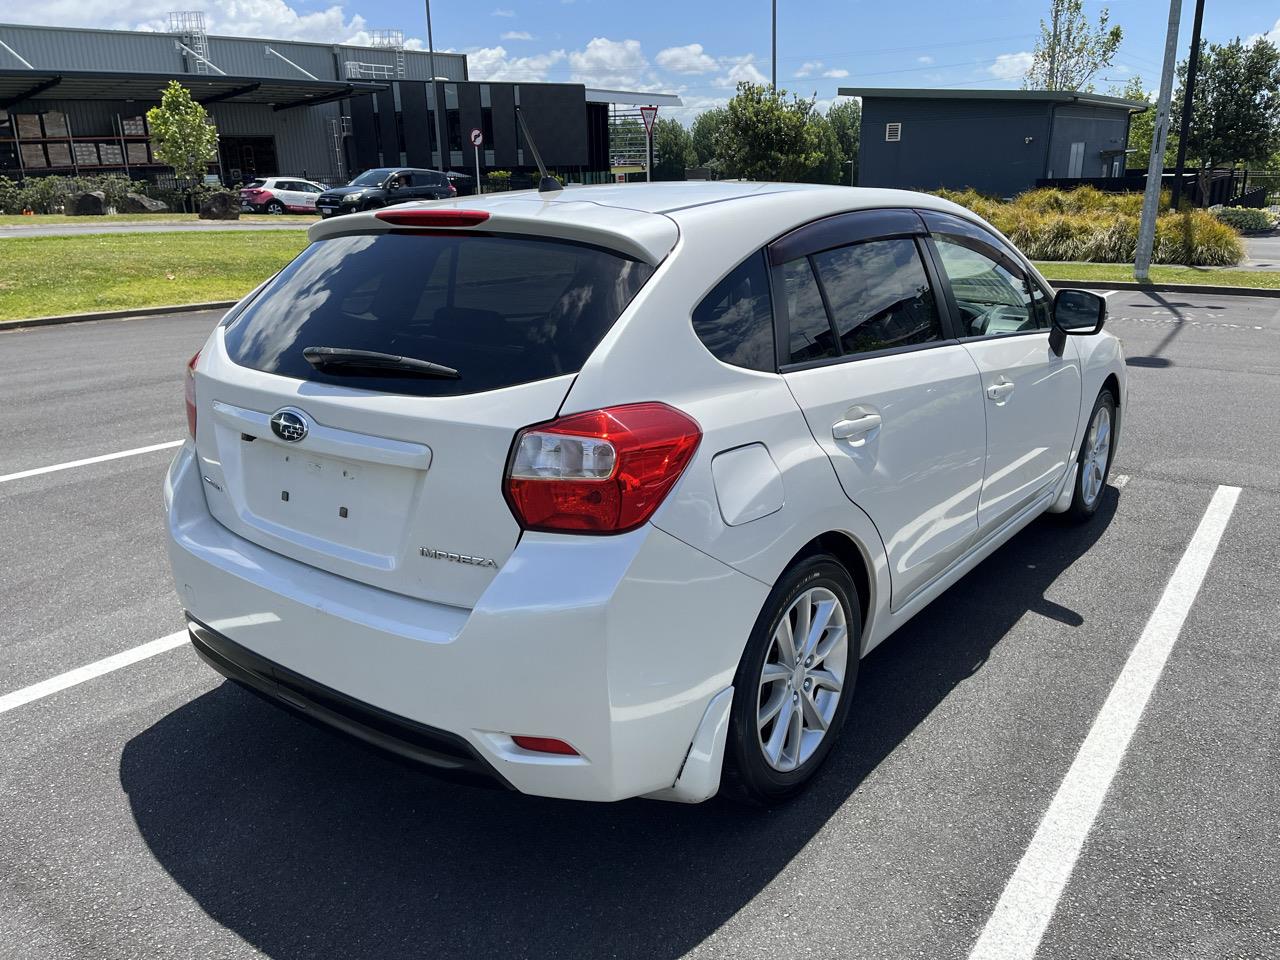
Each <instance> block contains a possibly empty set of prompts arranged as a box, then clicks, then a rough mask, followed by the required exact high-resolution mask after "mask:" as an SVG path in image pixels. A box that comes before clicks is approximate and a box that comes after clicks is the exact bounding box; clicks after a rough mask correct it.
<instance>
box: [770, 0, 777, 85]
mask: <svg viewBox="0 0 1280 960" xmlns="http://www.w3.org/2000/svg"><path fill="white" fill-rule="evenodd" d="M769 72H770V74H771V75H772V77H773V79H772V81H771V86H772V87H773V89H774V91H775V92H776V91H777V89H778V0H773V52H772V53H771V54H769Z"/></svg>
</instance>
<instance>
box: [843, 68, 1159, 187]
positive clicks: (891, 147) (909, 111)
mask: <svg viewBox="0 0 1280 960" xmlns="http://www.w3.org/2000/svg"><path fill="white" fill-rule="evenodd" d="M840 94H841V96H850V97H860V98H861V99H862V133H861V140H860V142H859V147H858V184H859V185H860V186H864V187H901V188H906V189H917V190H936V189H938V188H940V187H949V188H952V189H957V190H961V189H964V188H965V187H972V188H974V189H975V190H979V191H981V192H982V193H986V194H992V195H995V196H1004V197H1007V196H1012V195H1013V194H1016V193H1020V192H1021V191H1023V190H1028V189H1030V188H1032V187H1034V186H1035V185H1036V181H1037V180H1043V179H1054V178H1085V177H1121V176H1123V175H1124V169H1125V155H1126V150H1127V148H1128V145H1129V119H1130V116H1131V115H1132V114H1133V113H1135V112H1141V111H1142V110H1145V109H1146V104H1144V103H1141V102H1138V101H1134V100H1122V99H1120V98H1118V97H1106V96H1101V95H1099V94H1093V93H1077V92H1071V91H1055V90H892V89H873V88H866V87H841V88H840Z"/></svg>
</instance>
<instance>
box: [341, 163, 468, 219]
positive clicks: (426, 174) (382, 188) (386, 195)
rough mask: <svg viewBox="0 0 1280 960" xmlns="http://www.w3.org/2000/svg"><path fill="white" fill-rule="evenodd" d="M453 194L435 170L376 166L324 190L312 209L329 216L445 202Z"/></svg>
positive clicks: (454, 195)
mask: <svg viewBox="0 0 1280 960" xmlns="http://www.w3.org/2000/svg"><path fill="white" fill-rule="evenodd" d="M457 195H458V191H457V190H456V189H455V188H454V186H453V184H452V183H450V182H449V178H448V176H446V175H445V174H443V173H441V172H440V171H439V170H419V169H417V168H416V167H379V168H378V169H376V170H366V171H365V172H364V173H362V174H360V176H358V177H356V178H355V179H354V180H352V181H351V182H350V183H349V184H347V185H346V186H345V187H334V188H333V189H332V190H326V191H325V192H324V193H322V194H320V196H319V197H317V198H316V209H317V210H319V211H320V216H322V217H332V216H336V215H337V214H340V213H355V212H357V211H359V210H374V209H376V208H378V207H389V206H391V205H392V204H394V203H406V202H407V201H410V200H446V199H448V198H449V197H456V196H457Z"/></svg>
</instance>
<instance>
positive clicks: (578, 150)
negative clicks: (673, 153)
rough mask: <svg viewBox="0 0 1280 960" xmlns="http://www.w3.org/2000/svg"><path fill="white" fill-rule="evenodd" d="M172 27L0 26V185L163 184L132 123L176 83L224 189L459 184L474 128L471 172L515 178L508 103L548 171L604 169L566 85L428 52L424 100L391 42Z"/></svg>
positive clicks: (593, 127)
mask: <svg viewBox="0 0 1280 960" xmlns="http://www.w3.org/2000/svg"><path fill="white" fill-rule="evenodd" d="M184 17H185V18H187V19H182V18H184ZM170 28H171V29H170V32H169V33H146V32H128V31H118V30H89V29H75V28H64V27H44V26H26V25H17V24H0V174H3V175H8V176H24V175H25V176H30V175H33V174H40V173H87V172H106V171H120V172H127V173H129V174H130V175H131V176H134V177H142V176H153V175H155V174H157V173H160V172H163V171H164V169H165V168H163V167H161V166H160V165H158V164H156V163H155V161H154V157H153V156H152V155H151V153H150V148H149V138H148V136H147V130H146V123H145V115H146V111H147V109H148V108H150V107H152V106H154V105H155V104H156V103H157V102H158V99H159V94H160V91H161V90H162V89H163V88H164V86H165V85H166V84H168V83H169V82H170V81H171V80H175V79H176V80H178V81H179V82H181V83H182V84H183V85H184V86H186V87H187V88H188V89H189V90H190V91H191V93H192V96H193V97H194V98H195V99H196V100H198V101H199V102H201V103H202V104H204V106H205V108H206V110H208V111H209V113H210V115H211V116H212V118H213V121H214V123H215V125H216V126H217V128H218V133H219V145H220V149H219V154H220V156H219V161H220V172H221V174H222V176H223V179H224V180H225V181H226V182H228V183H232V182H237V181H241V180H246V179H249V178H251V177H253V176H270V175H276V174H292V175H295V176H305V177H309V178H310V179H313V180H322V181H331V182H342V181H343V180H344V179H345V178H347V177H349V176H351V175H353V174H354V173H356V172H358V171H360V170H363V169H367V168H369V167H374V166H383V165H389V166H394V165H400V164H404V165H413V166H424V167H436V168H442V169H443V168H454V169H459V170H463V171H470V170H472V169H474V167H473V163H474V154H473V152H472V148H471V146H470V143H469V136H468V135H469V132H470V130H471V129H473V128H475V129H481V130H483V131H484V134H485V145H484V149H483V152H482V156H481V161H482V165H483V166H484V167H486V168H492V167H494V166H497V167H501V168H504V169H510V170H520V169H521V168H528V167H530V166H531V165H532V157H528V158H526V156H525V150H524V144H523V142H522V141H521V138H520V134H519V133H518V128H517V125H516V120H515V109H516V107H517V106H521V107H522V112H523V113H524V115H525V119H526V121H527V122H528V124H529V127H530V130H531V132H532V133H533V136H534V138H535V140H536V141H537V142H538V144H539V146H540V148H541V150H542V153H543V157H544V160H545V161H546V162H547V164H548V166H552V167H555V168H557V169H559V170H560V171H563V172H590V171H594V172H599V171H607V170H608V168H609V157H608V111H609V106H608V103H606V102H602V101H589V99H588V97H587V95H586V89H585V87H583V86H582V85H579V84H513V83H492V84H490V83H476V82H468V80H467V60H466V56H465V55H463V54H456V53H437V54H435V77H436V83H435V88H436V89H435V90H434V92H433V90H432V84H431V82H430V79H431V75H432V74H431V62H430V57H429V55H428V54H427V53H425V52H423V51H419V50H406V49H404V48H403V45H402V44H399V43H398V42H397V41H398V40H399V37H398V36H395V35H394V34H395V32H393V31H388V32H387V34H386V35H384V38H383V39H384V40H385V42H384V43H383V44H381V45H378V46H364V47H357V46H351V45H348V44H333V45H330V44H321V43H302V42H296V41H277V40H261V39H252V38H245V37H219V36H206V35H204V33H203V29H202V23H201V20H200V18H199V17H198V15H197V16H196V17H195V18H194V19H193V18H192V15H174V20H173V22H171V24H170ZM654 99H655V98H653V97H651V96H648V95H637V102H649V101H652V100H654ZM658 99H662V100H663V101H664V102H674V103H675V104H678V103H679V100H678V99H676V98H671V97H665V98H658ZM437 103H438V104H440V105H441V106H442V107H443V110H444V116H443V117H442V118H440V120H439V121H437V118H436V113H435V111H436V104H437ZM438 131H439V133H443V135H444V137H445V140H446V143H447V150H446V155H445V156H444V157H443V158H442V157H441V155H440V148H439V142H438V141H439V139H440V136H439V133H438ZM442 161H443V162H442Z"/></svg>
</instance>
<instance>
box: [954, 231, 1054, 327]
mask: <svg viewBox="0 0 1280 960" xmlns="http://www.w3.org/2000/svg"><path fill="white" fill-rule="evenodd" d="M934 242H935V243H936V244H937V247H938V256H939V258H940V259H941V260H942V268H943V270H945V271H946V274H947V279H948V280H949V281H950V282H951V293H952V295H953V296H954V297H955V300H956V306H957V307H958V308H959V310H960V321H961V324H962V325H963V328H964V333H963V335H964V336H969V337H984V336H996V335H998V334H1002V333H1020V332H1023V331H1026V330H1035V329H1038V328H1039V327H1040V326H1042V325H1043V326H1047V325H1048V307H1047V303H1044V302H1043V301H1044V295H1043V294H1041V295H1040V300H1041V301H1042V303H1041V304H1039V305H1038V307H1037V309H1035V310H1033V309H1032V298H1031V287H1030V286H1029V285H1028V283H1027V279H1026V277H1025V276H1023V274H1022V271H1021V270H1019V269H1018V268H1017V267H1016V266H1015V265H1014V264H1012V263H1010V262H1009V260H1008V258H1007V257H1005V256H1003V255H1001V254H1000V253H999V252H998V251H996V250H994V249H991V248H987V247H984V245H982V244H980V243H979V242H977V241H975V240H973V239H971V238H965V237H946V236H935V237H934Z"/></svg>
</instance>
